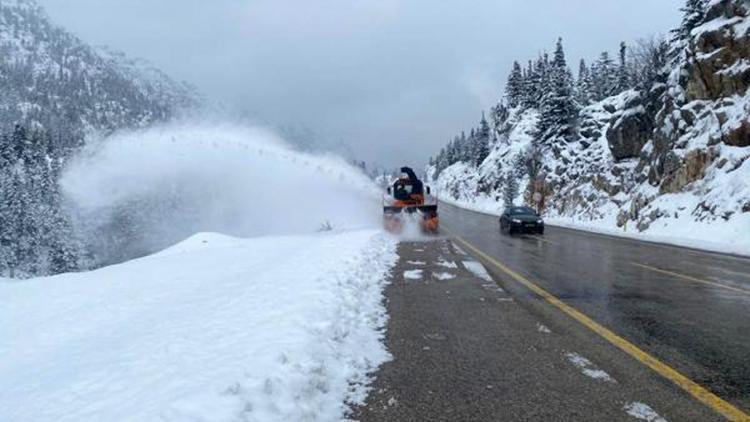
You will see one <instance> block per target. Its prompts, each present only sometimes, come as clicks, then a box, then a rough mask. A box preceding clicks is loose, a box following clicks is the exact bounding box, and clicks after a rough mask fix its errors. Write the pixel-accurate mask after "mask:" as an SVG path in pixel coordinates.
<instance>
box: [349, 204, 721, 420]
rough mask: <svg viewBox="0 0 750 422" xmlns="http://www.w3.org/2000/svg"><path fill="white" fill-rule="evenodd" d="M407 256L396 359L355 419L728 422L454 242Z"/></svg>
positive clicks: (397, 295)
mask: <svg viewBox="0 0 750 422" xmlns="http://www.w3.org/2000/svg"><path fill="white" fill-rule="evenodd" d="M452 215H453V216H454V217H455V216H456V215H457V214H455V213H454V214H452ZM448 221H449V223H450V221H451V218H448ZM455 223H456V222H455V221H454V224H453V228H454V229H457V228H458V224H455ZM517 241H525V240H523V239H510V242H517ZM511 244H513V243H511ZM506 247H510V246H506ZM514 247H515V246H514ZM532 249H533V248H532ZM399 256H400V260H399V263H398V264H397V266H396V268H395V269H394V273H393V278H392V283H391V284H390V286H389V287H388V288H387V290H386V297H387V308H388V313H389V316H390V319H389V322H388V327H387V331H386V345H387V347H388V349H389V351H390V352H391V354H392V355H393V360H392V361H391V362H388V363H386V364H384V365H383V366H382V367H381V368H380V369H379V371H378V372H377V374H375V375H376V379H375V383H374V385H373V386H372V387H373V390H372V392H371V393H370V395H369V396H368V399H367V403H366V404H365V406H362V407H361V408H359V409H358V410H357V411H356V412H355V414H353V415H352V418H353V419H355V420H360V421H363V422H381V421H382V422H385V421H539V420H545V421H546V420H552V421H628V420H630V421H632V420H637V419H634V415H638V416H640V417H641V418H642V420H653V421H661V420H663V419H659V417H663V418H665V419H666V420H671V421H714V420H716V421H718V420H722V419H723V418H722V417H721V416H719V415H718V414H716V413H715V412H714V411H712V410H711V409H709V408H708V407H706V406H704V405H703V404H701V403H699V402H697V401H696V400H694V399H693V397H691V396H690V395H688V394H686V393H685V392H684V391H682V390H680V389H679V388H676V387H675V386H674V385H673V384H671V383H669V382H665V381H664V380H663V379H661V378H660V376H659V375H658V374H656V373H655V372H653V371H651V370H650V369H648V368H646V367H645V366H643V365H642V364H640V363H639V362H638V361H636V360H634V359H631V358H630V357H629V356H627V355H625V354H624V353H622V352H621V351H619V350H618V349H616V348H613V347H612V346H611V345H610V344H607V343H606V342H604V341H602V340H601V339H600V338H598V337H596V336H594V335H591V334H590V333H588V332H586V330H584V329H582V328H581V327H579V326H578V325H577V324H575V323H574V322H571V321H569V320H568V319H560V318H559V315H557V314H555V313H554V312H553V310H551V309H550V307H549V306H546V307H545V306H539V307H536V306H529V305H528V304H526V303H525V301H526V300H527V298H528V297H531V295H528V294H526V293H524V292H516V291H509V290H508V289H506V288H504V286H505V285H506V284H509V283H505V282H504V280H502V279H501V276H498V275H497V274H494V273H493V271H492V269H491V268H490V267H489V266H483V265H482V264H481V263H480V262H478V261H477V260H476V258H475V257H474V256H471V255H469V254H468V253H467V251H466V250H465V249H463V248H461V247H460V246H459V245H458V242H457V241H456V240H453V239H451V238H449V237H443V238H437V239H431V240H430V241H424V242H402V243H401V244H400V246H399Z"/></svg>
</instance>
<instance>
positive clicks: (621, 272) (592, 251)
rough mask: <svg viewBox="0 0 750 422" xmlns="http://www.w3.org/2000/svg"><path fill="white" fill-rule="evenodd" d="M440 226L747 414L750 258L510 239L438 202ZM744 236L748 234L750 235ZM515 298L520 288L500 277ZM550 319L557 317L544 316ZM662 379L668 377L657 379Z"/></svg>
mask: <svg viewBox="0 0 750 422" xmlns="http://www.w3.org/2000/svg"><path fill="white" fill-rule="evenodd" d="M441 223H442V224H443V225H444V227H445V228H446V229H447V230H448V231H449V232H450V233H453V234H456V235H458V236H461V237H462V238H463V239H465V240H467V241H468V242H470V243H471V244H473V245H474V246H476V247H477V248H479V249H481V250H482V251H483V252H485V253H486V254H488V255H490V256H492V257H493V258H495V259H497V260H499V261H500V262H502V263H503V264H505V265H506V266H507V267H509V268H510V269H512V270H513V271H516V272H518V273H519V274H521V275H522V276H524V277H526V278H528V279H529V280H531V281H532V282H534V283H535V284H537V285H538V286H540V287H542V288H544V289H546V290H547V291H548V292H550V293H552V294H553V295H555V296H556V297H558V298H559V299H561V300H563V301H564V302H565V303H566V304H568V305H571V306H573V307H574V308H576V309H577V310H579V311H581V312H583V313H584V314H586V315H587V316H589V317H590V318H592V319H593V320H595V321H596V322H598V323H599V324H602V325H604V326H605V327H607V328H609V329H610V330H612V331H614V332H615V333H617V334H619V335H620V336H622V337H624V338H625V339H627V340H628V341H630V342H631V343H634V344H635V345H637V346H638V347H640V348H641V349H643V350H645V351H646V352H648V353H650V354H652V355H654V356H656V357H657V358H659V359H660V360H662V361H663V362H664V363H666V364H667V365H669V366H671V367H672V368H675V369H677V370H678V371H680V372H681V373H683V374H684V375H686V376H687V377H688V378H690V379H692V380H693V381H695V382H697V383H698V384H700V385H702V386H703V387H706V388H707V389H709V390H710V391H711V392H713V393H715V394H717V395H718V396H720V397H721V398H723V399H724V400H727V401H729V402H730V403H732V404H733V405H735V406H737V407H739V408H741V409H743V410H744V411H745V412H748V411H750V259H747V258H741V257H734V256H726V255H721V254H715V253H709V252H701V251H696V250H691V249H684V248H679V247H672V246H667V245H659V244H653V243H646V242H638V241H634V240H629V239H621V238H614V237H608V236H602V235H596V234H591V233H586V232H580V231H574V230H569V229H564V228H557V227H552V226H550V227H547V231H546V233H545V235H544V236H536V235H533V236H531V235H524V236H517V237H510V236H507V235H504V234H501V233H500V232H499V230H498V222H497V217H494V216H489V215H484V214H479V213H475V212H471V211H466V210H462V209H459V208H456V207H452V206H449V205H446V204H441ZM748 235H750V234H748ZM498 277H499V278H501V279H504V280H501V282H502V284H503V285H504V286H505V285H507V287H508V289H510V290H511V292H512V293H513V294H514V295H516V296H517V297H518V298H519V300H521V301H524V298H525V299H526V304H527V305H528V306H531V307H532V308H534V309H536V311H535V312H539V313H546V312H547V311H546V310H544V309H539V308H543V307H544V305H543V304H538V302H539V301H538V300H534V295H532V294H531V293H530V292H529V291H528V290H525V289H524V288H521V287H519V286H518V285H517V284H516V283H513V281H511V280H509V277H507V276H503V275H502V274H500V275H498ZM548 317H549V318H553V319H559V318H564V317H562V316H560V315H556V314H554V313H552V312H550V313H548ZM664 382H666V381H664Z"/></svg>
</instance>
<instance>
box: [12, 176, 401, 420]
mask: <svg viewBox="0 0 750 422" xmlns="http://www.w3.org/2000/svg"><path fill="white" fill-rule="evenodd" d="M118 171H119V170H118V169H114V172H115V173H117V172H118ZM342 245H345V247H342ZM396 258H397V257H396V255H395V241H394V240H393V239H392V238H391V237H388V236H387V235H384V234H381V233H380V232H378V231H371V230H362V231H352V232H348V233H339V234H330V233H328V234H317V235H306V236H294V237H273V238H256V239H249V240H242V239H237V238H230V237H227V236H223V235H218V234H207V233H204V234H198V235H195V236H193V237H191V238H190V239H188V240H186V241H185V242H182V243H180V244H178V245H176V246H174V247H171V248H169V249H167V250H165V251H163V252H162V253H159V254H156V255H153V256H149V257H146V258H142V259H139V260H135V261H131V262H127V263H124V264H119V265H114V266H110V267H107V268H103V269H100V270H97V271H94V272H90V273H83V274H67V275H61V276H55V277H50V278H39V279H32V280H28V281H24V282H7V283H0V297H2V298H3V305H2V307H0V327H2V331H0V391H2V394H0V420H3V421H27V422H33V421H57V422H64V421H76V422H81V421H110V422H113V421H157V420H158V421H188V420H190V421H198V420H200V421H229V420H247V421H275V420H278V421H288V420H293V421H301V420H326V421H330V420H339V419H341V418H343V417H344V416H345V412H346V411H347V406H346V404H345V403H347V402H349V403H359V402H362V401H363V400H364V397H365V393H366V390H367V388H366V384H367V382H368V373H370V372H371V371H373V370H374V369H375V368H376V367H377V366H378V365H379V364H381V363H382V362H384V361H385V360H387V359H388V353H387V352H386V350H385V349H384V346H383V344H382V342H381V340H382V339H381V337H382V332H381V331H380V330H381V329H382V327H383V326H384V322H385V318H386V317H385V309H384V307H383V304H382V300H383V297H382V289H383V284H384V279H385V277H386V274H387V273H388V272H389V271H390V269H391V268H392V266H393V265H394V263H395V261H396Z"/></svg>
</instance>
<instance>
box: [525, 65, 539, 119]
mask: <svg viewBox="0 0 750 422" xmlns="http://www.w3.org/2000/svg"><path fill="white" fill-rule="evenodd" d="M538 88H539V74H538V73H537V69H536V68H535V67H534V63H533V62H532V61H531V60H529V64H528V67H527V68H526V70H525V71H524V78H523V98H522V101H521V105H522V106H523V107H524V108H536V107H538V106H539V103H538V102H537V97H538V91H537V89H538Z"/></svg>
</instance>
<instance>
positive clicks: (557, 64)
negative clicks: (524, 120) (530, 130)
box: [538, 38, 578, 145]
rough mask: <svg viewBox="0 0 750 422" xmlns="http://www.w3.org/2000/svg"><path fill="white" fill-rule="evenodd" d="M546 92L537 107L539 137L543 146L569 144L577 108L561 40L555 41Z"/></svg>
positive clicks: (571, 76)
mask: <svg viewBox="0 0 750 422" xmlns="http://www.w3.org/2000/svg"><path fill="white" fill-rule="evenodd" d="M548 75H549V76H548V77H549V89H548V90H546V91H545V95H544V98H543V99H542V104H541V107H540V108H541V117H540V120H539V126H538V130H539V136H540V139H539V140H540V141H542V143H543V144H547V145H550V144H551V143H553V142H555V140H557V139H560V140H564V141H571V140H572V139H573V136H574V134H575V123H576V119H577V116H578V108H577V106H576V103H575V98H574V91H573V75H572V73H571V72H570V69H569V68H568V65H567V63H566V61H565V52H564V50H563V46H562V38H561V39H558V41H557V46H556V47H555V54H554V57H553V60H552V62H551V63H550V65H549V70H548Z"/></svg>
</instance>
